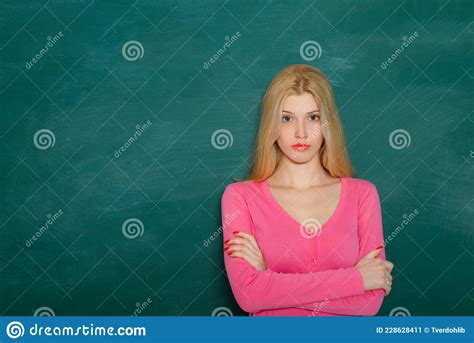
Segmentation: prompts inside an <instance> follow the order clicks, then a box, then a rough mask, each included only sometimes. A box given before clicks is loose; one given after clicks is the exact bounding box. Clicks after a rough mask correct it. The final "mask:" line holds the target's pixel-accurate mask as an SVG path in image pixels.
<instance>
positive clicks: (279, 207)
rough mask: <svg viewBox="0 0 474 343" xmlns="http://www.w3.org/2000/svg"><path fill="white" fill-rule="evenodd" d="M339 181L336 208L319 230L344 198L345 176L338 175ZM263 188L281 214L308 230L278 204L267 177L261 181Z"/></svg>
mask: <svg viewBox="0 0 474 343" xmlns="http://www.w3.org/2000/svg"><path fill="white" fill-rule="evenodd" d="M339 182H340V184H341V186H340V187H341V188H340V191H339V200H338V202H337V205H336V209H335V210H334V212H333V213H332V214H331V216H330V217H329V218H328V219H327V220H326V222H324V224H321V226H320V228H319V230H321V229H322V228H323V227H324V226H327V225H328V224H329V223H330V222H331V221H332V220H334V218H335V217H336V215H337V214H338V212H339V209H340V208H341V203H342V201H343V199H344V196H345V194H344V192H345V189H346V187H345V184H344V183H345V177H340V178H339ZM263 188H264V189H265V191H266V193H267V195H268V198H270V200H271V201H272V202H273V204H274V205H275V206H276V207H277V208H278V209H279V211H280V212H282V214H283V215H284V216H285V217H286V218H288V219H289V220H290V221H292V222H293V223H294V224H296V225H298V226H299V227H300V229H301V228H304V229H305V230H308V227H306V226H305V225H304V224H303V223H300V222H299V221H298V220H296V219H295V218H294V217H293V216H291V215H290V214H289V213H288V212H287V211H286V210H285V209H284V208H283V206H281V205H280V203H279V202H278V201H277V200H276V198H275V196H274V195H273V193H272V191H271V190H270V185H269V184H268V178H266V179H265V180H264V181H263Z"/></svg>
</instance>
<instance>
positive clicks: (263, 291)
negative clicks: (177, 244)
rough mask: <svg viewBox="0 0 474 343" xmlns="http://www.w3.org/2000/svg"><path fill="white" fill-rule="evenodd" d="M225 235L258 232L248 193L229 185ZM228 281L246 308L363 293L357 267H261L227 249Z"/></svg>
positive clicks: (224, 206)
mask: <svg viewBox="0 0 474 343" xmlns="http://www.w3.org/2000/svg"><path fill="white" fill-rule="evenodd" d="M221 205H222V223H223V239H224V241H225V240H227V239H231V238H232V237H234V235H233V232H234V231H242V232H247V233H249V234H252V235H254V236H255V227H254V224H253V221H252V218H251V215H250V211H249V208H248V205H247V202H246V199H245V197H244V196H243V195H242V194H241V193H240V192H239V190H238V189H236V188H235V186H234V185H228V186H227V187H226V189H225V191H224V193H223V195H222V201H221ZM224 262H225V268H226V271H227V276H228V279H229V283H230V286H231V289H232V292H233V294H234V297H235V299H236V301H237V303H238V304H239V306H240V307H241V308H242V309H243V310H244V311H246V312H258V311H261V310H264V309H277V308H287V307H298V306H305V305H306V306H312V304H314V303H315V302H318V301H323V300H326V299H329V300H331V299H335V298H342V297H348V296H354V295H357V294H363V293H364V283H363V280H362V275H361V274H360V272H359V271H358V269H357V268H355V266H354V267H351V268H339V269H335V270H326V271H321V272H313V273H278V272H274V271H272V270H270V269H267V270H265V271H259V270H257V269H256V268H254V267H253V266H252V265H251V264H250V263H248V262H247V261H246V260H244V259H242V258H240V257H231V256H229V255H228V254H227V253H225V252H224Z"/></svg>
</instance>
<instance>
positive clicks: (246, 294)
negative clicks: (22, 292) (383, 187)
mask: <svg viewBox="0 0 474 343" xmlns="http://www.w3.org/2000/svg"><path fill="white" fill-rule="evenodd" d="M340 180H341V196H340V199H339V202H338V205H337V208H336V210H335V211H334V213H333V214H332V216H331V217H330V218H329V220H328V221H327V222H326V223H324V224H323V225H322V227H321V228H320V229H319V230H318V231H317V232H316V234H314V233H312V232H311V231H309V229H310V226H312V225H311V223H310V222H308V223H307V222H305V223H304V225H300V223H299V222H297V221H296V220H295V219H294V218H293V217H291V216H290V215H289V213H288V212H286V211H285V210H284V209H283V208H282V207H281V206H280V204H279V203H278V202H277V201H276V199H275V198H274V197H273V195H272V193H271V191H270V189H269V187H268V179H266V180H264V181H262V182H253V181H243V182H236V183H233V184H229V185H228V186H227V187H226V188H225V191H224V193H223V195H222V223H223V239H224V241H225V240H227V239H231V238H233V237H234V235H233V231H243V232H247V233H250V234H252V235H253V236H254V237H255V239H256V240H257V243H258V245H259V247H260V250H261V251H262V254H263V256H264V258H265V262H266V265H267V269H266V270H265V271H258V270H257V269H256V268H254V267H253V266H252V265H251V264H250V263H248V262H247V261H246V260H244V259H242V258H240V257H231V256H229V255H228V254H227V253H225V252H224V262H225V268H226V271H227V276H228V279H229V282H230V286H231V289H232V292H233V294H234V297H235V299H236V300H237V303H238V304H239V306H240V307H241V308H242V309H243V310H244V311H246V312H249V315H250V316H357V315H359V316H373V315H375V314H376V313H377V312H378V310H379V309H380V307H381V305H382V301H383V298H384V294H385V293H384V290H383V289H375V290H371V291H365V290H364V284H363V280H362V275H361V274H360V272H359V270H358V269H357V268H355V265H356V264H357V262H358V261H359V260H360V259H361V258H362V257H364V256H365V255H367V253H368V252H369V251H370V250H373V249H375V248H376V247H378V246H380V245H383V229H382V213H381V207H380V200H379V195H378V192H377V189H376V187H375V185H374V184H373V183H371V182H370V181H367V180H363V179H357V178H350V177H343V178H340ZM378 257H379V258H382V259H385V251H384V249H382V251H381V253H380V254H379V255H378Z"/></svg>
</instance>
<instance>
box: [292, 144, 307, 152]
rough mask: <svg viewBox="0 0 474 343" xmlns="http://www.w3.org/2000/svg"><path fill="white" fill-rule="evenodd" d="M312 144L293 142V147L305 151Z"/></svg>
mask: <svg viewBox="0 0 474 343" xmlns="http://www.w3.org/2000/svg"><path fill="white" fill-rule="evenodd" d="M310 146H311V145H308V144H293V145H292V146H291V147H292V148H293V149H295V150H298V151H305V150H306V149H309V147H310Z"/></svg>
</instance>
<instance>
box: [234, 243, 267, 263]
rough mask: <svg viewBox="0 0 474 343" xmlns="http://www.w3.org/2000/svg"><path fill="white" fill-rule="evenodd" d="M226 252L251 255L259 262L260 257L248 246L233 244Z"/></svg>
mask: <svg viewBox="0 0 474 343" xmlns="http://www.w3.org/2000/svg"><path fill="white" fill-rule="evenodd" d="M226 252H228V253H230V252H241V253H244V254H247V255H249V256H250V257H252V258H254V259H256V260H258V259H259V258H260V256H258V255H257V254H256V253H255V252H254V251H252V249H250V248H249V247H248V246H246V245H243V244H232V245H230V246H229V249H227V250H226Z"/></svg>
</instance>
